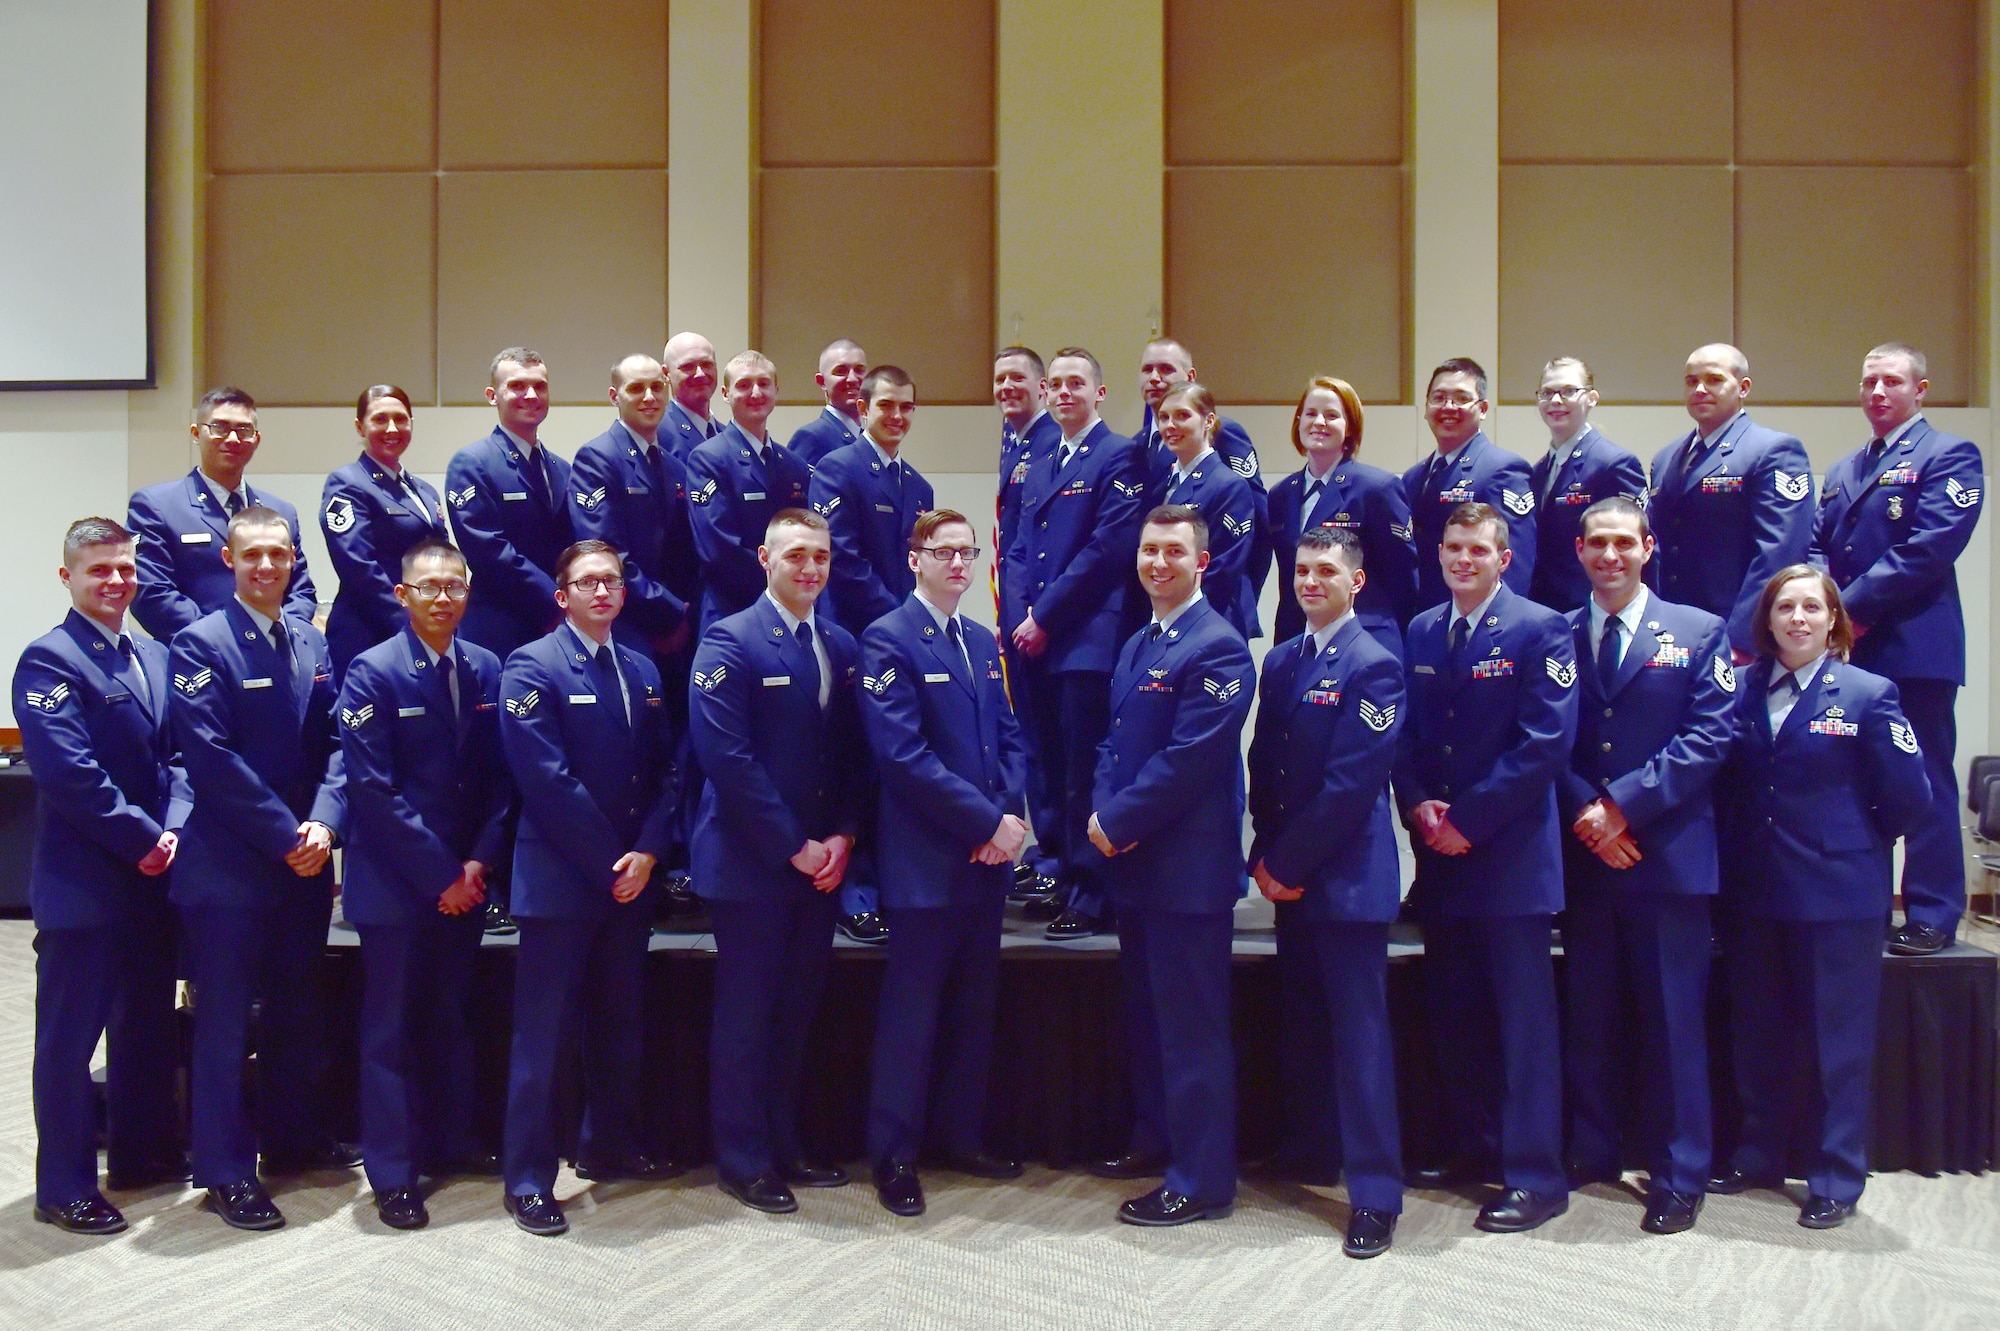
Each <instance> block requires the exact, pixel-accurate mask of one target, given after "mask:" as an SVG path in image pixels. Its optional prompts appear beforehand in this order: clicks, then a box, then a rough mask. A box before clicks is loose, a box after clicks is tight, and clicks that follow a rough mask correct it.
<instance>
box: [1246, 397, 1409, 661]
mask: <svg viewBox="0 0 2000 1331" xmlns="http://www.w3.org/2000/svg"><path fill="white" fill-rule="evenodd" d="M1361 424H1362V411H1361V398H1360V396H1359V395H1358V394H1357V393H1355V391H1354V387H1353V385H1351V384H1349V383H1348V382H1347V381H1346V380H1345V379H1335V378H1333V377H1332V376H1331V375H1319V376H1316V377H1315V378H1313V379H1312V380H1311V381H1310V382H1309V383H1307V385H1306V391H1305V396H1303V397H1301V398H1300V399H1299V406H1298V410H1297V411H1295V412H1293V413H1292V447H1293V448H1295V449H1297V450H1298V451H1299V455H1300V456H1301V457H1303V458H1305V460H1306V465H1305V466H1304V468H1302V469H1301V470H1299V471H1298V472H1296V473H1294V474H1293V475H1290V476H1287V477H1286V478H1285V479H1284V480H1282V481H1279V482H1278V483H1277V484H1276V485H1274V486H1272V487H1271V500H1270V512H1271V545H1272V546H1273V548H1274V549H1275V551H1276V557H1277V561H1278V578H1279V585H1280V586H1285V585H1288V584H1289V583H1290V580H1291V576H1292V567H1291V563H1292V556H1293V554H1294V553H1296V552H1297V550H1298V545H1299V533H1300V532H1301V531H1303V530H1305V528H1306V526H1307V525H1308V523H1310V525H1312V526H1315V527H1342V528H1345V529H1346V530H1348V531H1351V532H1353V533H1354V534H1355V536H1357V537H1358V538H1360V541H1361V559H1362V565H1363V567H1365V568H1366V569H1367V570H1368V585H1367V586H1365V587H1363V588H1362V589H1361V594H1360V595H1359V596H1358V597H1357V598H1356V599H1355V603H1354V614H1355V617H1356V618H1357V619H1359V620H1360V621H1361V627H1363V628H1364V629H1367V630H1368V632H1369V633H1370V634H1372V635H1373V636H1374V638H1375V640H1376V641H1377V642H1380V643H1381V644H1382V645H1383V646H1384V647H1387V648H1388V649H1389V650H1390V651H1392V652H1394V653H1395V654H1396V656H1397V658H1398V659H1401V657H1402V655H1403V626H1404V625H1405V624H1407V623H1409V622H1410V616H1411V614H1412V613H1414V607H1415V604H1416V595H1417V552H1416V548H1415V547H1414V546H1413V545H1411V544H1410V535H1411V532H1410V504H1409V501H1408V500H1407V499H1406V498H1404V495H1403V481H1402V478H1401V477H1400V476H1398V475H1396V474H1395V473H1394V472H1389V471H1384V470H1382V469H1381V468H1380V467H1371V466H1369V465H1368V464H1367V463H1365V462H1360V461H1357V460H1356V459H1357V457H1358V455H1359V454H1360V451H1361ZM1308 490H1311V491H1312V494H1311V496H1310V497H1308V496H1307V493H1306V492H1307V491H1308ZM1431 557H1432V558H1433V559H1435V558H1436V557H1437V556H1436V552H1435V551H1432V552H1431ZM1305 627H1306V621H1305V615H1304V614H1303V613H1302V612H1301V611H1300V610H1299V607H1298V603H1297V602H1296V601H1294V600H1293V599H1292V598H1291V597H1289V596H1280V597H1279V598H1278V616H1277V627H1276V628H1274V629H1273V630H1272V638H1273V640H1274V641H1277V642H1285V641H1287V640H1288V639H1291V638H1296V637H1297V636H1298V635H1299V634H1301V633H1303V632H1305Z"/></svg>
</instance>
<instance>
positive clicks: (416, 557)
mask: <svg viewBox="0 0 2000 1331" xmlns="http://www.w3.org/2000/svg"><path fill="white" fill-rule="evenodd" d="M425 559H455V560H457V561H458V568H459V571H460V572H461V573H463V574H465V575H466V576H467V577H470V576H471V575H472V565H470V564H468V563H466V562H465V551H463V550H461V549H459V548H458V547H457V546H455V545H453V544H452V543H451V542H450V541H447V540H444V539H442V538H441V537H437V536H425V537H421V538H419V539H418V541H417V543H416V544H415V545H413V546H411V547H410V548H409V549H407V550H405V551H403V581H404V582H408V581H409V580H410V574H411V572H412V571H414V570H415V569H416V567H417V563H418V561H420V560H425Z"/></svg>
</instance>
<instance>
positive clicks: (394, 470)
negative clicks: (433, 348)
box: [319, 384, 450, 681]
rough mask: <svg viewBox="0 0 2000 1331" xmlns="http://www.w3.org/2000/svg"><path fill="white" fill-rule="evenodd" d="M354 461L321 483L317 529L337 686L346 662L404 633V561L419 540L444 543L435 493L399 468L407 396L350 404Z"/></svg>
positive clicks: (375, 393) (383, 394) (368, 397)
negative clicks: (329, 595) (329, 581)
mask: <svg viewBox="0 0 2000 1331" xmlns="http://www.w3.org/2000/svg"><path fill="white" fill-rule="evenodd" d="M354 432H355V433H356V434H358V435H360V436H361V447H362V453H361V456H360V457H359V458H357V459H355V460H354V461H353V462H350V463H348V464H347V465H346V466H344V467H342V468H340V470H338V471H336V472H334V473H333V474H332V475H331V476H328V477H327V478H326V489H325V492H324V493H323V494H322V495H321V496H320V505H319V529H320V531H322V532H323V533H325V535H326V551H327V554H328V555H329V556H331V557H332V559H333V567H334V571H335V572H336V573H338V574H339V575H340V591H339V592H338V593H337V594H336V595H335V596H334V598H333V609H332V610H331V611H329V612H328V613H327V617H326V645H327V649H328V651H330V652H331V653H332V655H333V671H334V676H335V679H336V681H337V680H338V679H339V678H340V677H341V676H344V675H345V674H346V673H347V663H348V662H349V661H352V660H353V659H354V658H355V657H357V656H359V655H361V653H363V652H365V651H367V650H368V649H369V648H370V647H373V646H374V645H375V644H376V643H378V642H387V641H388V640H389V639H391V638H393V637H395V636H396V635H397V634H398V633H400V632H402V631H403V625H404V623H405V622H406V621H407V620H408V617H409V616H408V612H407V611H405V610H404V609H403V607H402V606H400V605H398V604H397V603H396V584H397V583H398V582H401V581H402V578H403V555H404V554H405V553H406V552H407V551H408V550H409V548H410V547H411V546H413V545H415V544H416V543H417V542H418V541H422V540H438V541H444V540H449V539H450V533H449V532H447V531H446V530H445V522H444V504H443V502H442V501H441V500H440V499H439V498H438V492H437V491H436V490H434V489H432V488H431V486H430V485H429V484H428V483H427V482H425V481H421V480H419V479H417V477H416V476H415V475H414V474H412V473H411V472H408V471H405V470H404V469H403V454H404V453H405V452H407V451H408V450H409V447H410V439H411V435H412V431H411V421H410V395H409V394H408V393H405V392H404V391H403V390H402V389H400V388H398V387H396V386H395V385H394V384H374V385H372V386H370V387H369V388H367V389H366V390H364V391H363V392H362V394H361V396H360V397H359V398H357V399H356V400H355V403H354Z"/></svg>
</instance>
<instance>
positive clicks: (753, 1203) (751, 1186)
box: [715, 1174, 799, 1215]
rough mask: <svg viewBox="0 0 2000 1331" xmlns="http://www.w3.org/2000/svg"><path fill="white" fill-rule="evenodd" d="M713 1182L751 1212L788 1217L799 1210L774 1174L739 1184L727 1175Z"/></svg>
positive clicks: (794, 1199) (718, 1177) (787, 1189)
mask: <svg viewBox="0 0 2000 1331" xmlns="http://www.w3.org/2000/svg"><path fill="white" fill-rule="evenodd" d="M715 1182H716V1186H718V1187H720V1188H721V1189H722V1190H723V1191H724V1192H726V1193H728V1194H729V1195H730V1196H731V1197H734V1198H735V1199H736V1200H737V1201H739V1202H742V1203H743V1204H744V1205H745V1206H747V1207H749V1208H750V1209H751V1210H753V1211H762V1212H764V1213H765V1214H766V1215H790V1214H791V1213H792V1212H794V1211H796V1210H798V1209H799V1199H798V1198H797V1197H794V1196H793V1195H792V1190H791V1189H790V1188H788V1187H786V1186H785V1183H784V1180H783V1179H781V1178H779V1177H778V1176H777V1175H775V1174H759V1175H758V1176H757V1177H756V1178H753V1179H745V1180H742V1181H740V1182H739V1181H738V1180H736V1179H733V1178H730V1177H729V1176H728V1175H727V1174H719V1175H717V1176H716V1180H715Z"/></svg>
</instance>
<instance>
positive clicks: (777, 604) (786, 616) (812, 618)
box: [764, 587, 819, 638]
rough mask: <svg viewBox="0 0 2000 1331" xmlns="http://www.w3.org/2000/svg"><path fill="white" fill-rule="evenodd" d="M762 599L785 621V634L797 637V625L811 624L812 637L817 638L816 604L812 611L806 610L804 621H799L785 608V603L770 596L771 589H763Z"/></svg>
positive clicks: (817, 607)
mask: <svg viewBox="0 0 2000 1331" xmlns="http://www.w3.org/2000/svg"><path fill="white" fill-rule="evenodd" d="M764 599H765V600H767V601H769V602H770V603H771V608H772V609H773V610H776V611H777V612H778V618H779V619H782V620H784V621H785V632H787V633H790V634H792V635H794V636H797V634H798V631H799V625H801V624H811V625H812V630H813V636H814V637H815V638H817V637H818V636H819V619H818V616H817V614H816V612H817V611H818V609H819V606H818V604H817V603H815V604H814V606H813V608H812V610H808V611H807V612H806V617H805V618H804V619H800V618H799V617H798V616H797V615H795V614H793V613H792V612H791V611H789V610H787V609H786V608H785V603H784V602H783V601H780V600H779V599H778V598H777V597H775V596H773V595H771V589H770V588H768V587H766V588H765V589H764Z"/></svg>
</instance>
